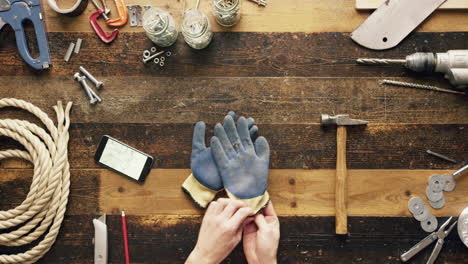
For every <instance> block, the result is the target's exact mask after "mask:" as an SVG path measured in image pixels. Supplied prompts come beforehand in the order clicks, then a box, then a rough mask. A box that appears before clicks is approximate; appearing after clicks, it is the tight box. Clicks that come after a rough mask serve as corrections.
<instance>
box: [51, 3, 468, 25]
mask: <svg viewBox="0 0 468 264" xmlns="http://www.w3.org/2000/svg"><path fill="white" fill-rule="evenodd" d="M459 1H463V0H459ZM58 2H59V5H63V6H69V5H71V3H74V2H75V0H59V1H58ZM108 2H109V3H108V6H109V7H110V8H111V9H112V11H111V17H114V16H115V14H116V12H115V4H114V3H113V1H108ZM125 3H126V4H127V5H128V4H139V5H148V4H149V5H152V6H154V7H161V8H163V9H165V10H167V11H169V12H170V13H171V14H172V15H173V16H174V18H175V20H176V22H177V24H178V25H179V28H180V24H181V21H182V14H183V11H184V10H185V9H186V8H190V7H192V6H194V5H195V0H186V1H184V0H180V1H174V0H161V1H157V2H152V1H149V0H128V1H125ZM42 6H43V8H44V12H45V22H46V26H47V30H48V31H49V32H62V31H72V32H91V31H92V28H91V26H90V24H89V16H90V14H91V13H93V12H95V8H94V6H93V4H92V3H91V1H90V2H89V4H88V7H87V9H86V10H85V12H84V13H83V14H81V15H80V16H78V17H73V18H69V17H66V16H63V15H59V14H58V13H56V12H54V11H53V10H52V9H50V8H49V6H48V5H47V3H46V1H45V0H43V5H42ZM200 10H201V11H202V12H204V13H205V14H206V15H207V16H208V17H209V18H210V21H211V25H212V26H213V31H216V32H219V31H236V32H351V31H353V30H354V29H356V28H357V27H358V26H359V25H360V24H361V23H362V22H363V21H364V20H365V19H366V18H367V17H368V15H369V14H370V13H368V12H357V11H356V10H355V2H354V1H353V0H334V1H333V4H331V3H330V1H323V0H283V1H268V5H267V6H266V7H264V8H263V7H258V6H257V5H256V4H255V3H253V2H250V1H248V0H243V3H242V19H241V21H240V23H239V24H238V25H236V26H235V27H233V28H222V27H220V26H218V24H216V22H215V20H214V18H213V15H212V14H211V0H204V1H201V3H200ZM343 21H346V23H343ZM100 24H101V25H104V24H105V23H104V21H103V20H102V19H101V22H100ZM467 25H468V16H466V14H465V13H463V12H462V11H459V12H450V13H441V12H436V13H435V14H433V15H432V16H431V18H430V19H428V20H427V21H426V22H425V23H423V25H422V26H421V27H420V28H419V29H418V30H420V31H428V32H441V31H466V30H467ZM106 30H108V31H109V30H110V29H106ZM120 30H121V31H122V32H126V31H143V28H142V27H130V25H128V24H127V25H126V26H124V27H123V28H121V29H120Z"/></svg>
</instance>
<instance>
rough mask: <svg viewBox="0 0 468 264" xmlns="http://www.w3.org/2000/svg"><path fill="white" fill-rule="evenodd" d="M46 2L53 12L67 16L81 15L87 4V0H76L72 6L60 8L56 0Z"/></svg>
mask: <svg viewBox="0 0 468 264" xmlns="http://www.w3.org/2000/svg"><path fill="white" fill-rule="evenodd" d="M47 3H48V4H49V6H50V8H52V10H54V11H55V12H57V13H59V14H62V15H66V16H69V17H74V16H79V15H81V13H83V11H84V10H85V9H86V7H87V6H88V0H78V1H77V2H76V3H75V4H74V5H73V6H72V7H70V8H66V9H62V8H60V7H59V6H58V5H57V1H56V0H47Z"/></svg>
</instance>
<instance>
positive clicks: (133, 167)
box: [96, 136, 152, 181]
mask: <svg viewBox="0 0 468 264" xmlns="http://www.w3.org/2000/svg"><path fill="white" fill-rule="evenodd" d="M105 139H107V140H105ZM101 144H102V145H103V146H102V147H101V148H102V153H101V154H100V157H96V158H98V159H97V161H98V162H99V163H102V164H104V165H105V166H107V167H110V168H112V169H114V170H116V171H118V172H120V173H123V174H125V175H127V176H128V177H130V178H132V179H134V180H137V181H142V180H144V179H141V178H142V176H146V175H144V174H145V173H146V172H147V171H148V172H149V168H148V165H149V166H151V163H152V157H150V156H148V155H146V154H144V153H142V152H140V151H138V150H136V149H133V148H131V147H129V146H127V145H125V144H123V143H121V142H119V141H117V140H115V139H113V138H111V137H107V136H105V137H103V140H102V142H101ZM104 144H105V145H104ZM148 159H150V161H149V160H148Z"/></svg>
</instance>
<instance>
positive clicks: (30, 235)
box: [0, 98, 72, 263]
mask: <svg viewBox="0 0 468 264" xmlns="http://www.w3.org/2000/svg"><path fill="white" fill-rule="evenodd" d="M71 106H72V103H71V102H69V103H68V104H67V105H66V107H65V109H64V107H63V106H62V103H61V102H60V101H59V102H58V103H57V106H54V110H55V112H56V114H57V126H55V125H54V122H53V121H52V120H51V119H50V118H49V116H47V114H46V113H44V112H43V111H42V110H41V109H39V108H38V107H36V106H34V105H33V104H31V103H28V102H26V101H23V100H18V99H13V98H5V99H1V100H0V109H1V108H5V107H17V108H20V109H23V110H26V111H28V112H30V113H32V114H33V115H35V116H36V117H37V118H38V119H39V120H41V122H42V123H43V124H44V126H45V127H46V130H47V131H48V132H46V130H44V129H43V128H41V127H39V126H37V125H35V124H33V123H30V122H28V121H24V120H17V119H0V135H2V136H6V137H10V138H12V139H14V140H16V141H17V142H19V143H20V144H22V145H23V146H24V148H25V149H26V151H23V150H17V149H16V150H13V149H8V150H3V151H0V160H2V159H6V158H21V159H24V160H27V161H30V162H31V163H32V164H33V165H34V173H33V178H32V182H31V186H30V190H29V193H28V195H27V196H26V199H25V200H24V201H23V202H22V203H21V204H20V205H19V206H17V207H16V208H13V209H10V210H7V211H0V245H1V246H10V247H16V246H22V245H27V244H29V243H31V242H33V241H36V240H37V239H38V238H40V237H41V236H42V240H41V241H40V242H39V243H37V245H35V246H33V247H32V248H30V249H29V250H27V251H25V252H23V253H17V254H3V255H0V263H34V262H36V261H37V260H39V259H40V258H42V257H43V256H44V254H45V253H47V251H49V249H50V248H51V246H52V245H53V244H54V242H55V239H56V238H57V235H58V232H59V229H60V226H61V224H62V221H63V218H64V215H65V210H66V206H67V202H68V193H69V187H70V166H69V164H68V138H69V134H68V128H69V126H70V118H69V116H70V109H71ZM4 229H8V232H6V233H2V230H4ZM11 230H13V231H11ZM44 234H45V235H44Z"/></svg>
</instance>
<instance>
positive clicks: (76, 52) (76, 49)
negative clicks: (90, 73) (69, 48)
mask: <svg viewBox="0 0 468 264" xmlns="http://www.w3.org/2000/svg"><path fill="white" fill-rule="evenodd" d="M82 43H83V40H82V39H80V38H78V39H77V40H76V44H75V49H74V50H73V52H74V53H75V54H78V53H80V49H81V44H82Z"/></svg>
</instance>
